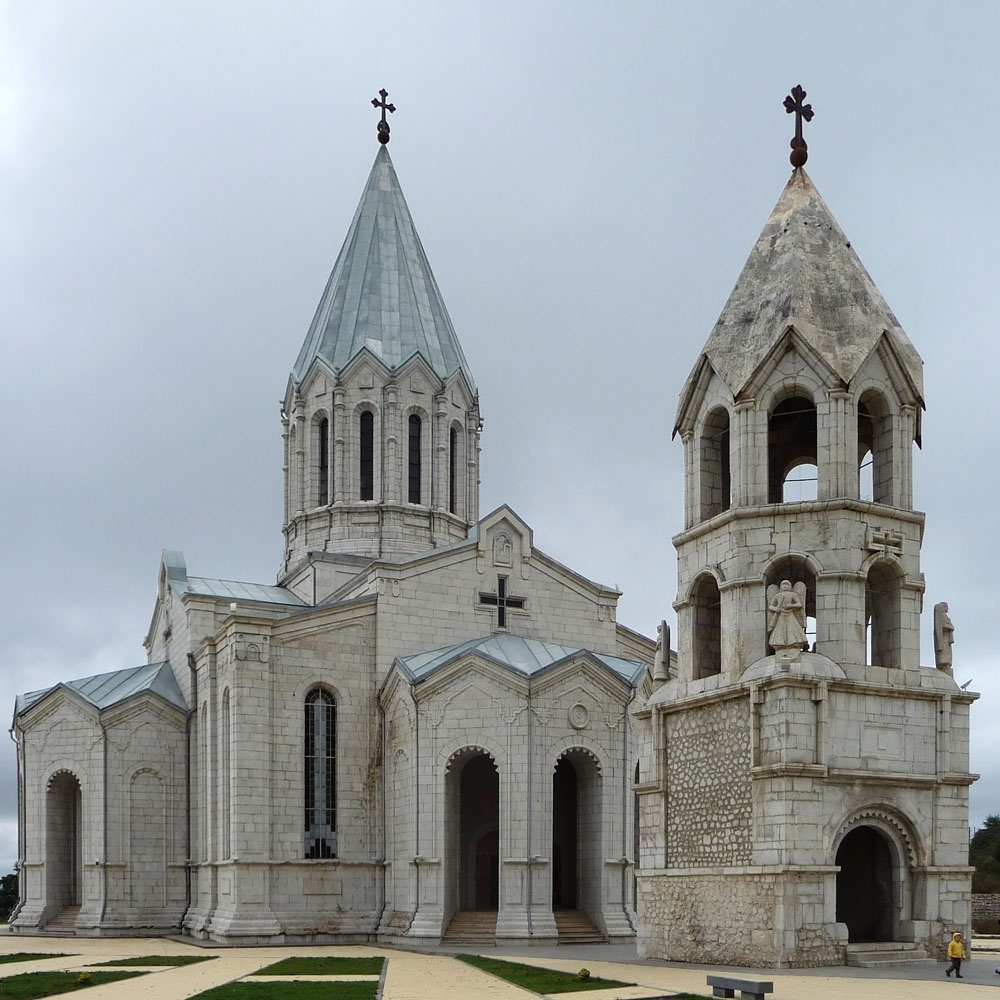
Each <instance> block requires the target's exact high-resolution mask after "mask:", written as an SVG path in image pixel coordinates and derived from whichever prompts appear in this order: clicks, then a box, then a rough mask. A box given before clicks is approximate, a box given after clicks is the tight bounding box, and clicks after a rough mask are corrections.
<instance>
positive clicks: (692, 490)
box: [681, 431, 698, 529]
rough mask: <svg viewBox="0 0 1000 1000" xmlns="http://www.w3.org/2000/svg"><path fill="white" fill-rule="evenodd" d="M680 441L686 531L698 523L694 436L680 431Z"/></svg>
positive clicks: (688, 432) (689, 432)
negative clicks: (682, 459)
mask: <svg viewBox="0 0 1000 1000" xmlns="http://www.w3.org/2000/svg"><path fill="white" fill-rule="evenodd" d="M681 441H682V442H683V443H684V527H685V529H687V528H693V527H694V526H695V524H697V522H698V510H697V507H696V503H697V499H696V494H697V488H698V470H697V469H696V468H695V448H694V434H693V433H692V432H691V431H682V432H681Z"/></svg>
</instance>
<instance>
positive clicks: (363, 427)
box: [359, 410, 375, 500]
mask: <svg viewBox="0 0 1000 1000" xmlns="http://www.w3.org/2000/svg"><path fill="white" fill-rule="evenodd" d="M360 431H361V442H360V445H361V446H360V448H359V451H360V453H361V470H360V471H361V499H362V500H374V499H375V414H374V413H372V411H371V410H365V411H363V412H362V414H361V422H360Z"/></svg>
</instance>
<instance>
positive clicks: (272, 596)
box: [170, 576, 307, 608]
mask: <svg viewBox="0 0 1000 1000" xmlns="http://www.w3.org/2000/svg"><path fill="white" fill-rule="evenodd" d="M170 586H171V587H172V588H173V589H174V590H176V591H177V592H178V593H180V594H197V595H200V596H204V597H222V598H228V599H229V600H231V601H258V602H261V603H264V604H290V605H292V606H294V607H297V608H301V607H306V606H307V605H306V602H305V601H303V600H302V598H301V597H299V596H298V595H297V594H293V593H292V592H291V591H290V590H288V589H287V588H285V587H272V586H268V585H267V584H263V583H241V582H240V581H238V580H217V579H214V578H213V577H207V576H189V577H187V578H186V579H185V580H184V581H183V582H182V583H178V582H175V581H171V583H170Z"/></svg>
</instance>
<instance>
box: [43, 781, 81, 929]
mask: <svg viewBox="0 0 1000 1000" xmlns="http://www.w3.org/2000/svg"><path fill="white" fill-rule="evenodd" d="M81 804H82V797H81V793H80V782H79V781H78V780H77V778H76V775H74V774H70V772H69V771H60V772H59V773H58V774H57V775H55V776H54V777H53V778H52V780H51V781H50V782H49V788H48V793H47V797H46V824H45V826H46V831H45V832H46V852H45V865H46V868H47V869H48V872H47V879H46V883H47V893H46V895H47V909H48V910H49V912H50V913H51V914H52V915H53V916H55V915H56V914H57V913H59V912H60V911H61V910H63V909H65V908H66V907H67V906H79V905H80V904H81V903H82V902H83V845H82V839H83V838H82V836H81Z"/></svg>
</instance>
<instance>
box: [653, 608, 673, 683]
mask: <svg viewBox="0 0 1000 1000" xmlns="http://www.w3.org/2000/svg"><path fill="white" fill-rule="evenodd" d="M668 680H670V626H669V625H668V624H667V623H666V621H661V622H660V624H659V625H657V626H656V653H655V655H654V657H653V683H654V684H662V683H663V682H664V681H668Z"/></svg>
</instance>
